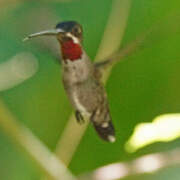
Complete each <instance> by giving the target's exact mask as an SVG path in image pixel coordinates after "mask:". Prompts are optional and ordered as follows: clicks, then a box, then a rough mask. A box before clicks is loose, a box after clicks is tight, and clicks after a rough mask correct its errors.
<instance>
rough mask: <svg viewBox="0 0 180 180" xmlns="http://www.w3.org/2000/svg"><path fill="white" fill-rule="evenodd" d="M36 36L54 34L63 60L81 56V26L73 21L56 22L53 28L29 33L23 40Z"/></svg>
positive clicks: (75, 58)
mask: <svg viewBox="0 0 180 180" xmlns="http://www.w3.org/2000/svg"><path fill="white" fill-rule="evenodd" d="M38 36H55V37H56V38H57V40H58V41H59V43H60V45H61V52H62V56H63V59H64V60H67V59H68V60H71V61H75V60H77V59H80V58H81V57H82V53H83V51H82V46H81V44H82V39H83V37H82V36H83V32H82V26H81V25H80V24H79V23H77V22H75V21H65V22H61V23H58V24H57V25H56V27H55V29H51V30H46V31H41V32H38V33H34V34H30V35H28V36H27V37H26V38H25V39H24V41H26V40H29V39H31V38H33V37H38Z"/></svg>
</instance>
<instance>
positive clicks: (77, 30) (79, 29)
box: [73, 26, 81, 34]
mask: <svg viewBox="0 0 180 180" xmlns="http://www.w3.org/2000/svg"><path fill="white" fill-rule="evenodd" d="M73 31H74V33H75V34H80V33H81V28H80V27H78V26H77V27H75V28H74V30H73Z"/></svg>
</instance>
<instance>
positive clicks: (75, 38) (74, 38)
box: [67, 33, 79, 44]
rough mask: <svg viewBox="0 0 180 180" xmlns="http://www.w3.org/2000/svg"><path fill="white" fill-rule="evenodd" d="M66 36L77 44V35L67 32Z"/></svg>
mask: <svg viewBox="0 0 180 180" xmlns="http://www.w3.org/2000/svg"><path fill="white" fill-rule="evenodd" d="M67 36H69V37H70V38H72V40H73V42H74V43H76V44H79V40H78V38H77V37H75V36H73V35H72V34H71V33H67Z"/></svg>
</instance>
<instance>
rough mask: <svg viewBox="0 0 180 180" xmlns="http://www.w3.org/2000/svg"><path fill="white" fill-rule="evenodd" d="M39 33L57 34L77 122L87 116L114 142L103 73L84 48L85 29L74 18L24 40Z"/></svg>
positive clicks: (101, 132) (101, 134)
mask: <svg viewBox="0 0 180 180" xmlns="http://www.w3.org/2000/svg"><path fill="white" fill-rule="evenodd" d="M38 36H55V37H56V38H57V40H58V42H59V45H60V51H61V56H62V69H63V70H62V82H63V85H64V89H65V92H66V94H67V96H68V99H69V101H70V103H71V104H72V106H73V108H74V110H75V117H76V120H77V122H78V123H83V122H84V117H87V118H88V119H89V120H90V122H91V123H92V124H93V126H94V128H95V130H96V132H97V134H98V135H99V136H100V137H101V138H102V139H103V140H105V141H108V142H114V141H115V129H114V126H113V124H112V119H111V115H110V111H109V105H108V100H107V94H106V91H105V88H104V87H103V84H102V83H101V81H100V76H101V75H100V74H101V72H100V71H99V70H98V68H97V67H96V66H95V64H94V63H93V62H92V61H91V60H90V58H89V57H88V55H87V54H86V52H85V50H84V49H83V45H82V42H83V29H82V26H81V25H80V24H79V23H77V22H75V21H65V22H60V23H58V24H57V25H56V27H55V28H54V29H52V30H45V31H41V32H38V33H34V34H30V35H29V36H27V37H26V38H25V39H24V41H26V40H29V39H31V38H34V37H38Z"/></svg>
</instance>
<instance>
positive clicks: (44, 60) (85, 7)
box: [0, 0, 180, 180]
mask: <svg viewBox="0 0 180 180" xmlns="http://www.w3.org/2000/svg"><path fill="white" fill-rule="evenodd" d="M3 2H4V3H3ZM111 4H112V1H110V0H74V1H71V2H57V1H43V0H41V1H20V2H11V1H9V2H8V1H7V2H6V1H2V7H1V9H2V12H1V13H0V63H3V62H5V61H8V59H9V58H11V57H12V56H14V55H15V54H17V53H19V52H23V51H26V52H31V53H33V54H34V55H35V56H36V57H37V58H38V62H39V69H38V72H37V73H36V74H35V75H34V76H33V77H32V78H30V79H28V80H27V81H25V82H23V83H22V84H20V85H18V86H16V87H13V88H11V89H8V90H6V91H1V92H0V97H1V98H2V99H3V101H4V102H5V104H6V105H7V106H8V108H9V110H10V111H11V112H12V113H13V114H14V116H15V117H16V118H17V119H18V120H19V121H21V122H22V123H23V124H25V125H26V126H27V127H28V128H30V129H31V130H32V132H33V133H34V134H35V135H36V136H37V137H38V138H39V139H40V140H42V141H43V142H44V143H45V144H46V145H47V146H48V147H49V148H50V150H51V151H53V150H54V149H55V147H56V143H57V142H58V139H59V137H60V135H61V133H62V132H63V129H64V127H65V125H66V122H67V119H68V117H69V115H70V113H71V112H72V107H71V105H70V104H69V102H68V100H67V97H66V95H65V92H64V89H63V86H62V83H61V65H60V64H59V63H58V62H57V61H56V60H55V59H56V58H55V57H54V55H56V54H57V53H58V52H57V51H56V50H53V49H52V48H49V46H47V44H45V43H44V41H43V39H42V38H41V39H39V40H33V41H31V42H27V43H22V41H21V39H23V38H24V37H25V36H26V35H27V34H29V33H32V32H37V31H39V30H43V29H48V28H52V27H54V26H55V25H56V23H58V22H59V21H63V20H76V21H78V22H80V23H81V24H82V25H83V28H84V47H85V50H86V51H87V53H88V55H89V56H90V57H91V58H92V59H93V58H94V57H95V54H96V52H97V49H98V46H99V43H100V40H101V38H102V35H103V31H104V28H105V25H106V22H107V19H108V16H109V13H110V12H111ZM179 7H180V1H179V0H172V1H168V0H158V1H157V0H151V1H144V0H133V1H132V5H131V9H130V15H129V19H128V23H127V28H126V31H125V35H124V38H123V42H122V46H125V45H126V44H127V43H128V42H130V41H132V40H134V39H135V38H136V36H138V35H140V34H141V33H143V32H144V31H146V30H148V29H149V28H151V27H152V26H155V30H154V31H153V32H152V33H150V35H149V36H148V38H147V39H146V40H145V42H144V43H143V44H142V45H141V47H140V48H139V49H138V50H137V51H136V52H134V53H133V54H132V55H131V56H129V57H127V58H125V61H123V62H122V63H119V64H117V65H116V66H115V67H114V69H113V71H112V74H111V76H110V78H109V80H108V81H107V84H106V90H107V93H108V97H109V104H110V110H111V114H112V118H113V122H114V124H115V127H116V132H117V141H116V143H114V144H109V143H106V142H103V141H101V140H100V139H99V137H97V135H96V133H95V132H94V130H93V128H92V126H89V127H88V129H87V131H86V133H85V135H84V137H83V139H82V141H81V143H80V145H79V147H78V149H77V151H76V153H75V155H74V157H73V159H72V162H71V164H70V170H71V171H72V172H73V173H74V174H76V175H80V174H82V173H85V172H89V171H92V170H95V169H96V168H98V167H100V166H103V165H107V164H109V163H113V162H119V161H126V160H131V159H134V158H135V157H139V156H141V155H143V154H148V153H154V152H161V151H165V150H168V149H173V148H175V147H179V146H180V142H179V140H175V141H173V142H170V143H156V144H153V145H149V146H148V147H145V148H144V149H142V150H139V151H138V152H136V153H134V154H128V153H127V152H126V151H125V149H124V144H125V143H126V141H127V140H128V138H129V137H130V136H131V134H132V132H133V129H134V127H135V125H136V124H137V123H140V122H151V121H152V120H153V119H154V118H155V117H156V116H157V115H160V114H164V113H175V112H179V111H180V101H179V100H180V93H179V92H180V72H179V69H180V53H179V52H180V46H179V42H180V8H179ZM46 27H47V28H46ZM41 40H42V42H41ZM52 43H54V41H53V42H52ZM178 168H179V167H171V168H167V169H162V170H161V171H159V172H157V173H155V174H150V175H142V176H138V177H132V178H131V177H130V178H129V179H133V180H134V179H138V180H140V179H142V180H149V179H153V180H154V179H158V180H159V179H163V180H166V179H167V180H169V179H171V180H178V179H180V174H179V173H178V171H179V169H178ZM40 177H41V173H40V172H39V170H38V168H37V166H36V165H35V164H34V163H33V161H31V159H30V158H27V157H26V156H25V155H24V154H23V153H22V152H21V150H19V149H17V147H16V146H15V145H14V144H13V143H12V141H11V140H10V139H9V138H8V137H7V136H6V135H5V134H4V133H3V131H1V130H0V179H1V180H24V179H25V180H36V179H39V178H40ZM127 179H128V178H127Z"/></svg>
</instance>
